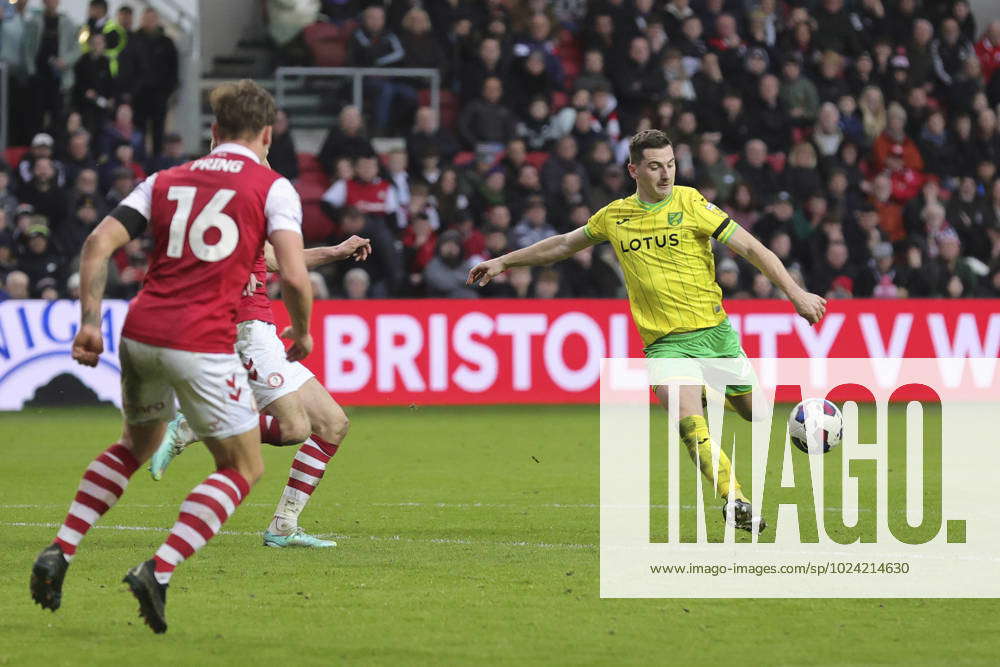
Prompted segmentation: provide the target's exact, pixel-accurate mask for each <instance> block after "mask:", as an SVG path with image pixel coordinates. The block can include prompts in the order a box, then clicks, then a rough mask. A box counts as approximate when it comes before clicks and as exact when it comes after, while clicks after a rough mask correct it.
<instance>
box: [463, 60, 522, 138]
mask: <svg viewBox="0 0 1000 667" xmlns="http://www.w3.org/2000/svg"><path fill="white" fill-rule="evenodd" d="M502 96H503V84H502V83H501V81H500V79H498V78H496V77H492V76H491V77H488V78H487V79H486V80H485V81H484V82H483V92H482V96H481V97H480V98H479V99H477V100H474V101H473V102H472V103H470V104H469V105H468V106H466V107H465V108H464V109H463V110H462V114H461V116H460V117H459V121H458V126H459V134H460V135H461V137H462V141H463V142H464V143H465V145H466V147H468V148H472V149H474V148H476V146H477V145H478V144H481V143H487V144H506V143H507V142H508V141H510V140H511V139H513V138H514V136H515V134H516V128H515V123H516V118H515V117H514V114H513V113H512V112H511V111H510V110H509V109H507V108H506V107H504V106H502V105H501V104H500V99H501V97H502Z"/></svg>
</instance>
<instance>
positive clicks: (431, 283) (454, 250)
mask: <svg viewBox="0 0 1000 667" xmlns="http://www.w3.org/2000/svg"><path fill="white" fill-rule="evenodd" d="M471 268H472V264H471V262H469V261H468V260H466V259H464V258H463V257H462V242H461V237H460V236H459V234H458V232H455V231H447V232H445V233H444V234H442V235H441V237H440V238H439V239H438V244H437V254H436V255H435V257H434V258H433V259H432V260H431V261H430V262H429V263H428V264H427V266H426V268H425V269H424V282H425V283H426V285H427V295H428V296H436V297H445V298H449V299H476V298H478V297H479V294H478V293H477V292H476V290H475V289H473V288H471V287H469V286H467V285H466V284H465V281H466V278H468V275H469V269H471Z"/></svg>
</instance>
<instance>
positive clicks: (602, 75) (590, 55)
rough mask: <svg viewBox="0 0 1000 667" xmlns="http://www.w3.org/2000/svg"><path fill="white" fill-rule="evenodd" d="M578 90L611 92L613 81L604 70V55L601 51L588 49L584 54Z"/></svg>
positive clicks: (577, 82)
mask: <svg viewBox="0 0 1000 667" xmlns="http://www.w3.org/2000/svg"><path fill="white" fill-rule="evenodd" d="M574 85H575V86H576V87H577V89H581V90H589V91H594V90H596V89H597V88H605V89H607V90H609V91H610V90H611V79H609V78H608V75H607V73H606V72H605V68H604V54H603V53H602V52H601V50H600V49H587V50H586V51H585V52H584V54H583V71H582V72H580V76H578V77H576V81H575V83H574Z"/></svg>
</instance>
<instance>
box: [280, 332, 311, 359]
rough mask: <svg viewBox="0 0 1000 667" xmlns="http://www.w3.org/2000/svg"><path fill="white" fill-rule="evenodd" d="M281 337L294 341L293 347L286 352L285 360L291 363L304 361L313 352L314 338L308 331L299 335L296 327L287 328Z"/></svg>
mask: <svg viewBox="0 0 1000 667" xmlns="http://www.w3.org/2000/svg"><path fill="white" fill-rule="evenodd" d="M281 337H282V338H284V339H286V340H290V341H292V346H291V347H290V348H288V351H287V352H285V358H286V359H288V360H289V361H302V360H303V359H305V358H306V357H308V356H309V353H310V352H312V349H313V337H312V335H311V334H310V333H309V332H308V331H306V332H304V333H299V332H297V331H296V330H295V327H287V328H285V330H284V331H282V332H281Z"/></svg>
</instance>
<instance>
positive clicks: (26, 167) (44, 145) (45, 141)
mask: <svg viewBox="0 0 1000 667" xmlns="http://www.w3.org/2000/svg"><path fill="white" fill-rule="evenodd" d="M54 143H55V142H54V141H53V139H52V135H51V134H46V133H45V132H39V133H38V134H36V135H35V136H34V138H32V140H31V148H30V149H29V151H28V154H27V155H25V156H24V158H23V159H22V160H21V161H20V162H19V163H18V165H17V177H18V181H19V182H20V183H21V184H22V185H23V184H25V183H28V182H30V181H31V179H32V178H34V176H33V170H34V168H35V162H37V161H38V160H40V159H43V158H44V159H47V160H49V161H50V163H51V164H52V168H53V169H55V170H56V183H57V184H58V185H60V186H62V185H63V184H65V182H66V172H65V169H64V168H63V164H62V162H59V161H58V160H56V159H55V158H54V157H53V150H52V147H53V145H54Z"/></svg>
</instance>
